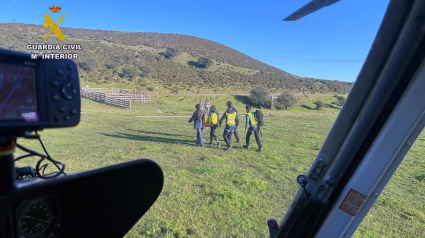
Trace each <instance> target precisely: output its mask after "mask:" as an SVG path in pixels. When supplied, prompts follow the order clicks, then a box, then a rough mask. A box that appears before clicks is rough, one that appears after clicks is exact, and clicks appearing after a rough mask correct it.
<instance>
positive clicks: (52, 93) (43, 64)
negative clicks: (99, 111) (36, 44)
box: [0, 50, 81, 136]
mask: <svg viewBox="0 0 425 238" xmlns="http://www.w3.org/2000/svg"><path fill="white" fill-rule="evenodd" d="M80 110H81V97H80V83H79V78H78V70H77V65H76V64H75V63H74V62H73V61H72V60H66V59H64V60H43V59H41V58H40V57H34V54H28V53H21V52H14V51H9V50H0V135H10V136H23V135H24V133H25V132H31V131H35V130H42V129H44V128H58V127H71V126H76V125H77V124H78V123H79V121H80Z"/></svg>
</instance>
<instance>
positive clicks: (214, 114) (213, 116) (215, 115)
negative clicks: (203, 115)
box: [210, 112, 218, 125]
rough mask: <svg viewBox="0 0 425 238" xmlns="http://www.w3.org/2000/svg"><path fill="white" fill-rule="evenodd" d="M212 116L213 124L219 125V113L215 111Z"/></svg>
mask: <svg viewBox="0 0 425 238" xmlns="http://www.w3.org/2000/svg"><path fill="white" fill-rule="evenodd" d="M210 118H211V125H217V123H218V116H217V113H215V112H213V113H211V115H210Z"/></svg>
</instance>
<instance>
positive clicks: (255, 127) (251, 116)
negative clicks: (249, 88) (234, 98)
mask: <svg viewBox="0 0 425 238" xmlns="http://www.w3.org/2000/svg"><path fill="white" fill-rule="evenodd" d="M245 108H246V117H245V118H246V123H245V132H246V144H245V145H243V148H247V149H248V148H249V138H250V137H251V134H252V133H254V135H255V140H256V141H257V145H258V150H257V151H258V152H261V151H262V150H263V146H262V145H261V140H260V133H259V130H260V128H259V126H260V125H261V123H262V118H259V116H258V113H257V112H258V111H259V110H257V111H256V113H252V112H251V106H246V107H245ZM261 115H262V113H261ZM260 122H261V123H260Z"/></svg>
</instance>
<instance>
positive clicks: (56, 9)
mask: <svg viewBox="0 0 425 238" xmlns="http://www.w3.org/2000/svg"><path fill="white" fill-rule="evenodd" d="M49 9H50V11H52V12H59V11H60V10H61V9H62V7H60V6H56V4H55V6H50V7H49ZM65 15H66V14H63V16H62V17H61V18H59V17H58V20H59V21H58V22H57V23H55V22H54V21H53V19H52V18H51V17H50V16H49V14H46V15H44V19H45V20H46V21H45V22H44V23H43V26H44V27H46V28H50V32H49V33H48V34H47V35H46V37H44V40H46V39H47V37H49V35H50V34H51V33H52V32H53V33H55V35H56V37H58V38H59V40H64V39H65V38H66V37H65V35H64V34H63V33H62V31H61V30H60V29H59V27H58V24H59V23H60V22H62V23H64V22H63V20H62V19H63V18H64V17H65Z"/></svg>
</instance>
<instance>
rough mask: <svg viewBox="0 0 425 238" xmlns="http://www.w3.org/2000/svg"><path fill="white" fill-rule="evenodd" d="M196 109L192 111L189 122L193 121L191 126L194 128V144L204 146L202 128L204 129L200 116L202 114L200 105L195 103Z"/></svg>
mask: <svg viewBox="0 0 425 238" xmlns="http://www.w3.org/2000/svg"><path fill="white" fill-rule="evenodd" d="M195 107H196V111H194V112H193V115H192V117H191V118H190V119H189V123H191V122H192V121H193V127H194V128H195V130H196V145H199V146H201V147H204V139H203V138H202V129H204V122H203V121H202V117H203V115H204V113H203V111H202V110H201V106H200V105H199V104H196V106H195Z"/></svg>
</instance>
